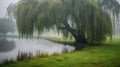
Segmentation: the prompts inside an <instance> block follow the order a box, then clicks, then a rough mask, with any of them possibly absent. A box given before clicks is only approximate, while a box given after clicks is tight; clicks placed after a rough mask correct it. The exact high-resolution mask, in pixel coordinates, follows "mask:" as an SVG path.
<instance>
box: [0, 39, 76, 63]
mask: <svg viewBox="0 0 120 67" xmlns="http://www.w3.org/2000/svg"><path fill="white" fill-rule="evenodd" d="M74 50H75V47H73V46H68V45H63V44H58V43H54V42H51V41H49V40H45V39H22V38H0V63H2V62H3V61H5V60H7V59H16V57H17V55H18V53H19V52H28V53H29V52H31V53H32V54H33V56H36V55H37V52H41V53H46V54H48V55H51V54H54V53H57V54H62V53H64V52H72V51H74Z"/></svg>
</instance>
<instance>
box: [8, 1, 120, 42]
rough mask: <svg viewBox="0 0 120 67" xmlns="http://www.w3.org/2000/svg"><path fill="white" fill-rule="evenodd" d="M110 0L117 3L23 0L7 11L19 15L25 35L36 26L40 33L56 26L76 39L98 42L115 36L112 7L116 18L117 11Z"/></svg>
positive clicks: (65, 34) (78, 40)
mask: <svg viewBox="0 0 120 67" xmlns="http://www.w3.org/2000/svg"><path fill="white" fill-rule="evenodd" d="M104 1H105V3H106V4H104ZM107 1H110V4H111V3H112V4H114V5H113V7H116V6H115V4H116V0H20V1H19V2H18V3H17V4H15V5H10V6H9V8H8V15H9V17H10V16H14V18H15V19H16V21H17V27H18V31H19V33H20V35H21V36H22V37H30V36H31V35H33V32H34V30H38V33H39V34H41V33H42V32H44V31H49V30H50V29H56V30H57V32H58V33H59V32H62V34H63V35H64V36H65V37H71V36H72V37H74V39H75V41H76V42H77V43H83V44H86V43H95V44H96V43H101V42H103V41H105V39H106V37H111V36H112V32H113V27H112V21H111V18H110V17H111V16H110V13H109V11H111V12H112V13H111V14H112V15H113V18H114V19H115V17H116V15H117V14H118V12H116V11H117V10H115V11H112V9H113V8H110V5H109V2H107ZM114 2H115V3H114ZM108 6H109V7H108ZM118 6H119V5H118V3H117V7H118ZM103 7H104V8H103ZM105 7H106V8H107V9H109V10H107V9H105ZM115 13H117V14H115Z"/></svg>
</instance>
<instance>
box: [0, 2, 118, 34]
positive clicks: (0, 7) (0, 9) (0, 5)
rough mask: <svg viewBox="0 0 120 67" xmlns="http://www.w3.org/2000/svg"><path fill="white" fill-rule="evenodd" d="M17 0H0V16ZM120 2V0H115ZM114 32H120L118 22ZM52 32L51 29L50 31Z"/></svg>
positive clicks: (4, 15) (4, 14)
mask: <svg viewBox="0 0 120 67" xmlns="http://www.w3.org/2000/svg"><path fill="white" fill-rule="evenodd" d="M18 1H19V0H0V18H3V17H6V15H7V7H8V6H9V5H10V4H14V3H17V2H18ZM117 1H118V2H119V3H120V0H117ZM115 30H116V32H115V33H116V34H120V23H117V24H116V28H115ZM52 32H53V31H52ZM9 34H14V35H18V33H17V32H15V33H9ZM52 34H56V33H52Z"/></svg>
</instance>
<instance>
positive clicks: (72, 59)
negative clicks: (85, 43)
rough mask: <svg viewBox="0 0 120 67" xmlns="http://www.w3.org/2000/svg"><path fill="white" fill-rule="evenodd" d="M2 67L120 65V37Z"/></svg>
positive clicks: (117, 66) (107, 66)
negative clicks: (103, 42)
mask: <svg viewBox="0 0 120 67" xmlns="http://www.w3.org/2000/svg"><path fill="white" fill-rule="evenodd" d="M0 67H120V39H119V38H117V39H115V38H114V40H113V41H112V42H109V41H107V42H106V43H105V44H104V45H102V46H96V47H87V48H85V49H83V50H80V51H75V52H72V53H65V54H62V55H53V56H50V57H36V58H32V59H30V60H24V61H18V62H12V63H7V64H1V65H0Z"/></svg>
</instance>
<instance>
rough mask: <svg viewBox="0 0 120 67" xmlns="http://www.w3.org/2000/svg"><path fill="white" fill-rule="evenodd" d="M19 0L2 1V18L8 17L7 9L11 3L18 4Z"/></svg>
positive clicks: (0, 14) (0, 9) (0, 15)
mask: <svg viewBox="0 0 120 67" xmlns="http://www.w3.org/2000/svg"><path fill="white" fill-rule="evenodd" d="M18 1H19V0H0V18H1V17H4V16H5V15H6V9H7V7H8V6H9V5H10V4H11V3H16V2H18Z"/></svg>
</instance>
